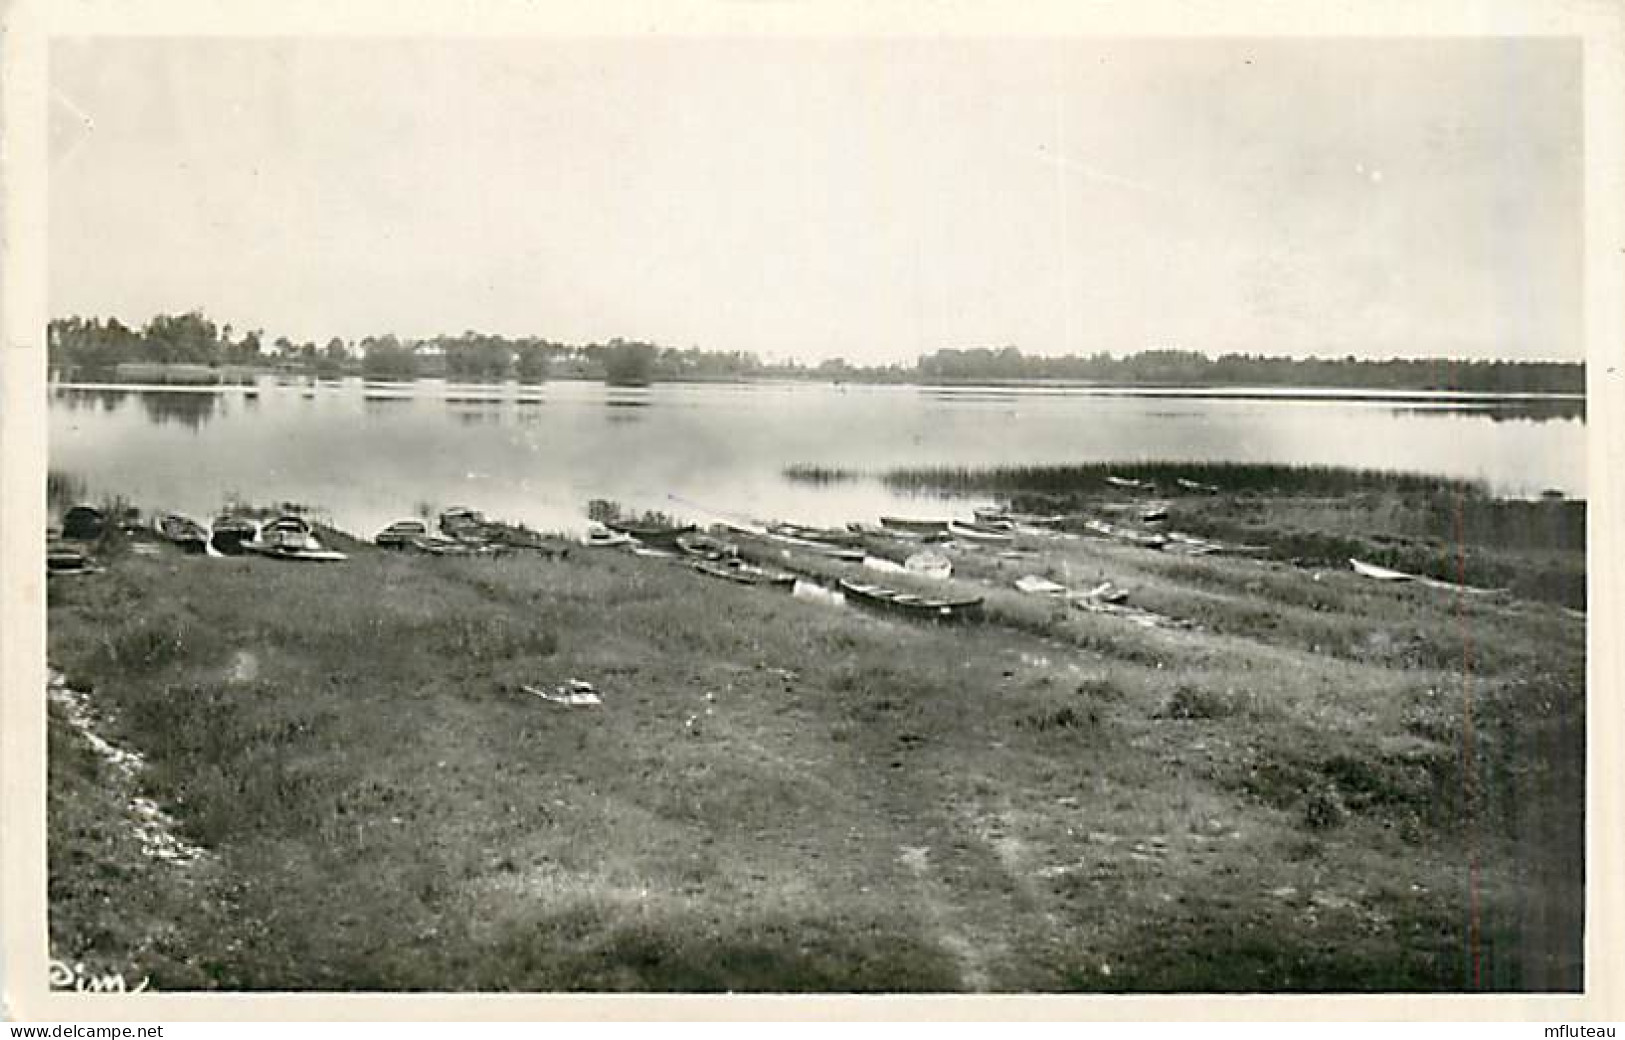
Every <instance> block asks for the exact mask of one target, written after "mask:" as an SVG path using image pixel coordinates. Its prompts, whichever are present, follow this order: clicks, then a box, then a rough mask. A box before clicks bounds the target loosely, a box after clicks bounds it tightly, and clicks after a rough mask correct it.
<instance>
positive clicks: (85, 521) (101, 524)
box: [62, 506, 107, 542]
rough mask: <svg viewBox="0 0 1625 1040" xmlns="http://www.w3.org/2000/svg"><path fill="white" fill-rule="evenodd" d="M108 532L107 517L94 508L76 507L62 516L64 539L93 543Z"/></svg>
mask: <svg viewBox="0 0 1625 1040" xmlns="http://www.w3.org/2000/svg"><path fill="white" fill-rule="evenodd" d="M106 530H107V517H106V516H105V515H104V514H103V513H102V511H101V510H100V509H97V508H95V507H94V506H74V507H73V508H72V509H69V510H68V511H67V512H66V513H63V514H62V537H63V538H66V539H67V540H69V541H73V542H93V541H95V540H96V539H98V538H100V537H101V536H102V533H103V532H104V531H106Z"/></svg>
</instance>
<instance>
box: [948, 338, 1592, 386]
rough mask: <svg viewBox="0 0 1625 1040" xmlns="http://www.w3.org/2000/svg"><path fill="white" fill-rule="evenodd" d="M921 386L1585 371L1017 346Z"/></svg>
mask: <svg viewBox="0 0 1625 1040" xmlns="http://www.w3.org/2000/svg"><path fill="white" fill-rule="evenodd" d="M916 373H917V377H918V378H919V379H920V381H922V382H947V383H952V382H977V381H1006V380H1034V379H1049V380H1073V381H1078V382H1092V383H1123V384H1137V385H1146V384H1163V385H1179V386H1213V385H1222V386H1324V387H1337V388H1355V387H1360V388H1367V389H1382V390H1461V391H1471V392H1486V393H1494V392H1503V393H1584V392H1585V366H1584V365H1583V364H1581V363H1578V362H1557V361H1454V360H1450V359H1447V358H1403V359H1402V358H1391V359H1387V360H1366V359H1361V358H1356V357H1354V356H1353V355H1349V356H1347V357H1342V358H1302V359H1299V358H1289V357H1271V356H1267V355H1264V354H1224V355H1221V356H1220V357H1218V358H1210V357H1208V356H1207V355H1206V354H1202V353H1200V352H1198V351H1194V350H1145V351H1140V352H1139V353H1137V354H1129V355H1127V356H1124V357H1121V358H1119V357H1114V356H1112V355H1111V354H1106V353H1097V354H1092V355H1088V356H1079V355H1068V356H1066V357H1029V356H1027V355H1025V354H1023V353H1022V352H1021V351H1020V350H1018V349H1016V348H1015V347H1003V348H1000V349H989V348H976V349H970V350H939V351H937V352H936V353H934V354H928V355H926V356H924V357H922V358H920V360H919V363H918V365H916Z"/></svg>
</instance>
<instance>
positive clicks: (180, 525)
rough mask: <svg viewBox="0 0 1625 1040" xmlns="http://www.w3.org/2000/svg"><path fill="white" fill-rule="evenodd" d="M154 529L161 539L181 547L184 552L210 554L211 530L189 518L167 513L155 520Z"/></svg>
mask: <svg viewBox="0 0 1625 1040" xmlns="http://www.w3.org/2000/svg"><path fill="white" fill-rule="evenodd" d="M152 527H153V530H155V531H157V532H158V535H159V536H160V537H161V538H163V539H164V540H165V541H168V542H172V543H173V544H175V545H177V546H179V547H180V548H181V550H182V551H184V552H188V553H205V552H208V549H209V529H208V528H206V527H204V526H203V525H202V524H200V523H198V522H197V521H196V520H193V519H192V518H191V517H189V516H181V515H180V514H178V513H166V514H164V515H163V516H159V517H156V518H154V520H153V521H152Z"/></svg>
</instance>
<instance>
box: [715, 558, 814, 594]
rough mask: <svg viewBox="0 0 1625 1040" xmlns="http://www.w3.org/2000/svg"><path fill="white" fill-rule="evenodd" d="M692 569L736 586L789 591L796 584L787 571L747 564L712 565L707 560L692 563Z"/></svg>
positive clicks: (721, 563) (720, 563)
mask: <svg viewBox="0 0 1625 1040" xmlns="http://www.w3.org/2000/svg"><path fill="white" fill-rule="evenodd" d="M694 569H695V570H696V571H699V572H700V573H701V574H705V575H709V576H710V577H713V578H722V579H723V580H725V581H731V582H734V583H735V584H738V585H754V586H761V587H765V588H771V589H789V588H794V587H795V584H796V576H795V575H794V574H791V573H789V572H787V571H774V570H768V569H767V568H765V567H754V566H751V565H750V564H748V563H741V562H738V561H731V562H729V561H724V562H719V563H713V562H711V561H709V560H696V561H694Z"/></svg>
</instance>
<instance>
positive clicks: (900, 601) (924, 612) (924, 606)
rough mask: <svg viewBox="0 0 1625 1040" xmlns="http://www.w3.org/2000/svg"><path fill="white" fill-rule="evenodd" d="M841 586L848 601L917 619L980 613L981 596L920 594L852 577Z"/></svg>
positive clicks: (962, 617) (965, 617)
mask: <svg viewBox="0 0 1625 1040" xmlns="http://www.w3.org/2000/svg"><path fill="white" fill-rule="evenodd" d="M840 589H841V592H842V593H843V594H844V595H845V596H846V598H847V601H848V602H851V603H856V604H860V605H862V606H865V607H869V608H871V609H874V610H878V611H883V612H885V613H888V614H896V615H899V616H901V617H907V618H912V619H914V620H916V621H966V620H969V619H971V618H974V617H976V616H978V615H979V614H980V613H981V609H982V598H981V597H980V596H975V597H970V598H966V599H947V598H940V597H935V596H920V595H916V594H914V593H910V592H900V591H898V590H897V589H892V588H887V587H886V586H883V585H871V584H869V583H867V582H861V581H853V580H852V579H850V578H842V579H841V581H840Z"/></svg>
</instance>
